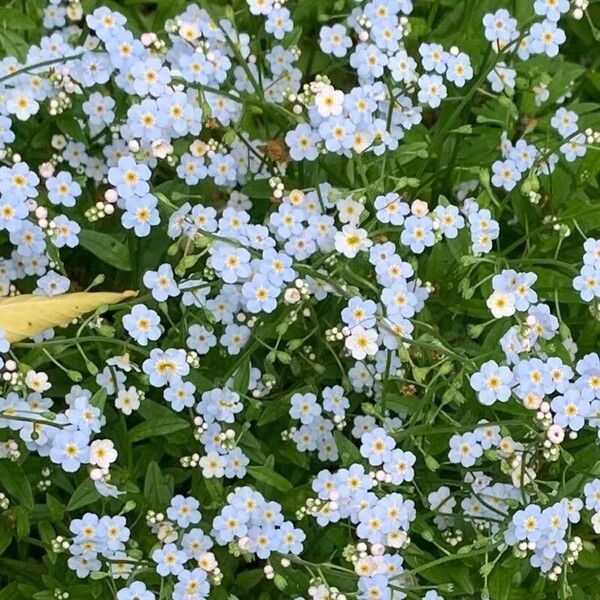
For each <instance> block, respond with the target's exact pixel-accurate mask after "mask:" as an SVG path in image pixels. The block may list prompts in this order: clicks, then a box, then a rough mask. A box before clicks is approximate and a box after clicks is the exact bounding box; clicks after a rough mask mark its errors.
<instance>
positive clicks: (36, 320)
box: [0, 290, 137, 343]
mask: <svg viewBox="0 0 600 600" xmlns="http://www.w3.org/2000/svg"><path fill="white" fill-rule="evenodd" d="M136 294H137V292H134V291H132V290H128V291H126V292H75V293H72V294H62V295H60V296H34V295H32V294H23V295H21V296H14V297H12V298H2V299H0V329H2V330H3V331H4V335H5V336H6V339H7V340H8V341H9V342H11V343H12V342H18V341H20V340H23V339H25V338H30V337H33V336H35V335H38V334H39V333H42V331H45V330H46V329H49V328H50V327H58V326H64V325H68V324H69V323H70V322H71V321H72V320H73V319H75V318H78V317H81V316H82V315H84V314H86V313H89V312H92V311H94V310H96V309H98V308H99V307H100V306H104V305H109V304H116V303H117V302H121V301H122V300H126V299H127V298H131V297H133V296H135V295H136Z"/></svg>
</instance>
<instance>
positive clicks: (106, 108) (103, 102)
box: [82, 92, 115, 126]
mask: <svg viewBox="0 0 600 600" xmlns="http://www.w3.org/2000/svg"><path fill="white" fill-rule="evenodd" d="M114 107H115V101H114V99H113V98H111V97H110V96H103V95H102V94H100V93H99V92H93V93H92V94H90V96H89V98H88V99H87V100H86V101H85V102H84V103H83V105H82V108H83V112H84V113H85V114H86V115H87V116H88V117H89V122H90V124H91V125H95V126H105V125H110V124H111V123H112V122H113V121H114V119H115V113H114V112H113V110H112V109H113V108H114Z"/></svg>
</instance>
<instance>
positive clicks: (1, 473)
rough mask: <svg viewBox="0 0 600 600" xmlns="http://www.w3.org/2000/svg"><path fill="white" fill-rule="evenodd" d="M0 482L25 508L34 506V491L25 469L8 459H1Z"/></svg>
mask: <svg viewBox="0 0 600 600" xmlns="http://www.w3.org/2000/svg"><path fill="white" fill-rule="evenodd" d="M0 482H2V486H3V487H4V489H5V490H6V491H7V492H8V493H9V494H10V495H11V496H13V498H15V499H16V500H18V502H19V504H20V505H21V506H23V507H24V508H33V492H32V491H31V485H30V484H29V480H28V479H27V476H26V475H25V473H24V471H23V469H22V468H21V467H20V466H19V465H18V464H16V463H14V462H11V461H10V460H7V459H2V460H0Z"/></svg>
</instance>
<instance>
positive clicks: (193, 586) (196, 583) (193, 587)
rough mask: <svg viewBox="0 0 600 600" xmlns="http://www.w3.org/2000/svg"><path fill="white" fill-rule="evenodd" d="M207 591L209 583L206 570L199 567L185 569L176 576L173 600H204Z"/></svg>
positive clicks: (208, 590)
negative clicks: (190, 569)
mask: <svg viewBox="0 0 600 600" xmlns="http://www.w3.org/2000/svg"><path fill="white" fill-rule="evenodd" d="M209 592H210V584H209V583H208V576H207V574H206V571H204V570H203V569H200V568H196V569H194V570H193V571H187V570H185V571H182V572H181V573H179V575H178V576H177V583H176V584H175V588H174V589H173V600H204V599H205V598H208V594H209Z"/></svg>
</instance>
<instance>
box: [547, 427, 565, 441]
mask: <svg viewBox="0 0 600 600" xmlns="http://www.w3.org/2000/svg"><path fill="white" fill-rule="evenodd" d="M546 436H547V437H548V439H549V440H550V441H551V442H552V443H553V444H560V443H561V442H562V441H563V440H564V439H565V430H564V429H563V428H562V427H561V426H560V425H551V426H550V427H549V428H548V431H547V432H546Z"/></svg>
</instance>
